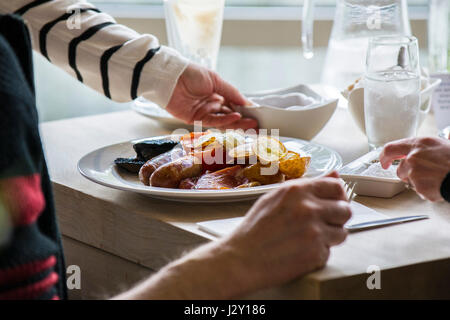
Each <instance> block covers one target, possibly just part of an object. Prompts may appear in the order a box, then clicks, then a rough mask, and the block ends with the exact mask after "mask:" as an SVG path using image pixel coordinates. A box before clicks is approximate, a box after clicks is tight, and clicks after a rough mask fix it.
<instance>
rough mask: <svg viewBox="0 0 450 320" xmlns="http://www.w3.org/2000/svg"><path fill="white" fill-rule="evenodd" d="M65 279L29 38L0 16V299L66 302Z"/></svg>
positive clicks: (12, 21)
mask: <svg viewBox="0 0 450 320" xmlns="http://www.w3.org/2000/svg"><path fill="white" fill-rule="evenodd" d="M64 277H65V272H64V259H63V254H62V246H61V240H60V235H59V231H58V227H57V223H56V217H55V212H54V206H53V200H52V193H51V185H50V180H49V177H48V172H47V168H46V165H45V159H44V155H43V151H42V146H41V142H40V137H39V130H38V118H37V111H36V107H35V98H34V85H33V67H32V62H31V46H30V37H29V33H28V30H27V29H26V27H25V25H24V24H23V23H22V21H21V20H19V19H18V18H16V17H12V16H2V15H0V300H3V299H60V298H62V299H64V298H66V289H65V281H64Z"/></svg>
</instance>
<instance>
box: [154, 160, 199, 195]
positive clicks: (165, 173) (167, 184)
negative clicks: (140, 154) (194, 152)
mask: <svg viewBox="0 0 450 320" xmlns="http://www.w3.org/2000/svg"><path fill="white" fill-rule="evenodd" d="M195 159H196V158H195V157H193V156H191V155H189V156H185V157H182V158H179V159H178V160H175V161H172V162H170V163H166V164H165V165H163V166H161V167H159V168H158V169H156V170H155V172H153V174H152V175H151V177H150V185H151V186H153V187H162V188H178V185H179V184H180V182H181V180H183V179H186V178H191V177H195V176H198V175H200V174H201V173H202V164H201V162H200V161H195Z"/></svg>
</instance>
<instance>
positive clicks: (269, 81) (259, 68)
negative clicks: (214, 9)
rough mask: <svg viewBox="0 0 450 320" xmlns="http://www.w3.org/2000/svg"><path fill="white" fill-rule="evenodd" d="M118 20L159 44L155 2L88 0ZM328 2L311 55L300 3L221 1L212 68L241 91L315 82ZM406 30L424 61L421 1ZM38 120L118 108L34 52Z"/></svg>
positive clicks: (320, 4)
mask: <svg viewBox="0 0 450 320" xmlns="http://www.w3.org/2000/svg"><path fill="white" fill-rule="evenodd" d="M91 2H92V3H94V4H95V5H97V6H98V7H99V8H100V9H101V10H102V11H104V12H107V13H109V14H111V15H112V16H113V17H115V18H116V20H117V21H118V22H119V23H122V24H125V25H127V26H128V27H130V28H133V29H135V30H137V31H138V32H141V33H152V34H154V35H155V36H157V37H158V38H159V39H160V42H161V43H162V44H165V45H166V44H167V34H166V26H165V21H164V10H163V6H162V0H94V1H91ZM335 3H336V1H335V0H316V4H317V8H316V11H315V19H316V21H315V24H314V28H315V33H314V45H315V47H316V49H315V56H314V57H313V58H312V59H310V60H306V59H305V58H304V57H303V55H302V50H301V41H300V39H301V17H302V4H303V0H226V1H225V6H226V7H225V11H224V22H223V30H222V42H221V48H220V52H219V58H218V65H217V71H218V72H219V73H220V74H221V75H222V77H223V78H225V79H226V80H228V81H230V82H231V83H232V84H234V85H235V86H236V87H237V88H239V90H241V91H242V92H244V93H251V92H255V91H261V90H267V89H275V88H283V87H288V86H293V85H296V84H299V83H306V84H315V83H318V82H319V81H320V76H321V71H322V66H323V63H324V59H325V52H326V47H327V44H328V39H329V36H330V32H331V28H332V24H333V18H334V12H335ZM408 11H409V17H410V20H411V27H412V33H413V35H414V36H416V37H417V38H418V39H419V46H420V48H421V63H422V65H424V66H426V65H427V45H428V41H427V18H428V1H426V0H409V1H408ZM34 57H35V73H36V78H35V79H36V89H37V90H36V91H37V105H38V110H39V113H40V121H51V120H58V119H64V118H70V117H78V116H85V115H92V114H99V113H105V112H113V111H119V110H125V109H127V108H129V107H130V103H125V104H120V103H115V102H112V101H110V100H108V99H107V98H105V97H104V96H103V95H101V94H99V93H97V92H95V91H94V90H92V89H90V88H87V87H85V86H84V85H82V84H81V83H79V82H78V81H77V80H76V79H74V78H72V77H71V76H69V75H68V74H66V73H65V72H64V71H62V70H60V69H58V68H57V67H55V66H53V65H51V64H50V63H49V62H48V61H47V60H45V59H44V58H43V57H42V56H41V55H40V54H37V53H35V54H34Z"/></svg>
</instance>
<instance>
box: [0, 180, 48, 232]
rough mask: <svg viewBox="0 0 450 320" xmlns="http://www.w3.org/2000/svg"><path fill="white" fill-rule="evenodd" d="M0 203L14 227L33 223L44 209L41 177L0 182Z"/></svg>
mask: <svg viewBox="0 0 450 320" xmlns="http://www.w3.org/2000/svg"><path fill="white" fill-rule="evenodd" d="M0 201H2V202H4V204H5V205H6V209H7V210H8V211H9V212H10V214H11V217H12V221H13V224H14V225H16V226H21V225H28V224H31V223H33V222H34V221H36V219H37V218H38V217H39V215H40V214H41V212H42V210H44V207H45V198H44V195H43V193H42V190H41V176H40V175H39V174H38V173H36V174H33V175H30V176H23V177H15V178H8V179H2V180H0Z"/></svg>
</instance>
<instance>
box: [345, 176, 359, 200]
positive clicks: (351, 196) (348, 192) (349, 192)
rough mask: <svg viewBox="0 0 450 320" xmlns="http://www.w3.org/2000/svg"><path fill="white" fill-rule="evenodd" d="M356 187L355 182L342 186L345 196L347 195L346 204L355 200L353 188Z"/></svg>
mask: <svg viewBox="0 0 450 320" xmlns="http://www.w3.org/2000/svg"><path fill="white" fill-rule="evenodd" d="M356 185H357V182H355V181H349V182H346V183H345V184H344V190H345V194H346V195H347V199H348V202H352V201H353V199H354V198H355V196H356V194H355V187H356Z"/></svg>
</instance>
